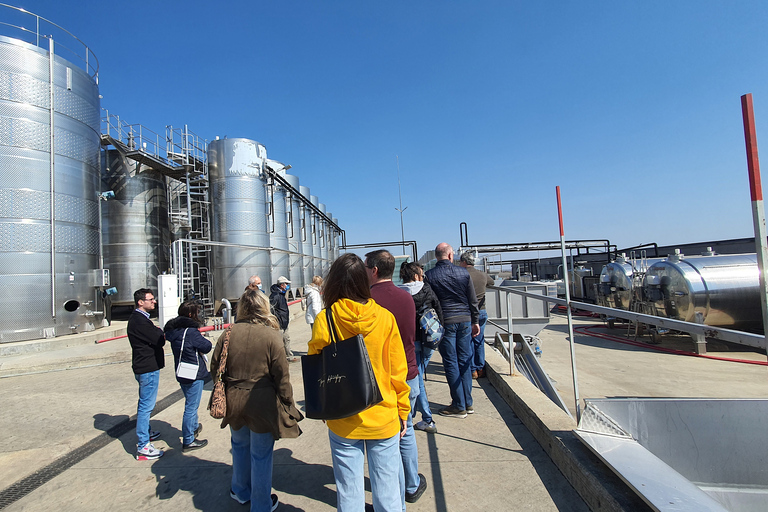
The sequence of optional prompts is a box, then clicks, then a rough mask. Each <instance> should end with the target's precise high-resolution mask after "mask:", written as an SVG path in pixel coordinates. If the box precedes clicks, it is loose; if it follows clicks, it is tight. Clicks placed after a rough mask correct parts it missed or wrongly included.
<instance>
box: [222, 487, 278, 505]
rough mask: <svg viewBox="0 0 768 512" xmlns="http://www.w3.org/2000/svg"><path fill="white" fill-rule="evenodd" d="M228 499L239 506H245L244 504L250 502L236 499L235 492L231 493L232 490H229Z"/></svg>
mask: <svg viewBox="0 0 768 512" xmlns="http://www.w3.org/2000/svg"><path fill="white" fill-rule="evenodd" d="M273 496H274V495H273ZM229 497H230V498H232V499H233V500H235V501H236V502H238V503H239V504H241V505H245V504H246V503H249V502H250V501H251V500H241V499H240V498H238V497H237V494H235V491H233V490H232V489H230V490H229Z"/></svg>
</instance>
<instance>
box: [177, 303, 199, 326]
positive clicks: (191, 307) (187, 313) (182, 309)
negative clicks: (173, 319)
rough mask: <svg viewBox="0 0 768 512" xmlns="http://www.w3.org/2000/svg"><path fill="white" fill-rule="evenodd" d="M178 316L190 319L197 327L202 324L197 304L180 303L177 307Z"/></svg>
mask: <svg viewBox="0 0 768 512" xmlns="http://www.w3.org/2000/svg"><path fill="white" fill-rule="evenodd" d="M178 313H179V316H184V317H189V318H191V319H192V320H193V321H194V322H195V323H196V324H197V325H200V324H202V322H201V321H200V305H199V304H198V303H197V302H193V301H190V300H188V301H186V302H182V303H181V305H180V306H179V311H178Z"/></svg>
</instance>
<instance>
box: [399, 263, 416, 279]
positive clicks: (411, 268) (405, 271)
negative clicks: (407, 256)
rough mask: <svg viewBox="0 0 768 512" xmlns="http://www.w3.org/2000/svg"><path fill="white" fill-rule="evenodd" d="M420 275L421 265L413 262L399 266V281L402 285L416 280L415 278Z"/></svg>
mask: <svg viewBox="0 0 768 512" xmlns="http://www.w3.org/2000/svg"><path fill="white" fill-rule="evenodd" d="M418 275H421V265H419V264H418V263H415V262H413V261H404V262H403V263H402V265H400V279H402V280H403V282H404V283H410V282H411V281H415V280H416V276H418Z"/></svg>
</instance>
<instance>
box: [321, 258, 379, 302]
mask: <svg viewBox="0 0 768 512" xmlns="http://www.w3.org/2000/svg"><path fill="white" fill-rule="evenodd" d="M370 298H371V288H370V286H369V285H368V273H367V272H366V271H365V263H363V260H361V259H360V257H359V256H358V255H357V254H353V253H351V252H348V253H346V254H343V255H341V256H339V257H338V258H337V259H336V261H334V262H333V265H331V269H330V270H329V271H328V276H327V277H326V278H325V281H324V282H323V303H324V304H325V307H330V306H331V305H332V304H333V303H334V302H336V301H337V300H339V299H350V300H354V301H357V302H361V303H366V302H368V299H370Z"/></svg>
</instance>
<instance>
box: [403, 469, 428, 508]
mask: <svg viewBox="0 0 768 512" xmlns="http://www.w3.org/2000/svg"><path fill="white" fill-rule="evenodd" d="M426 490H427V479H426V478H424V475H422V474H421V473H419V487H418V488H417V489H416V491H414V492H413V493H410V492H406V493H405V501H406V502H408V503H416V502H417V501H419V498H421V495H422V494H424V491H426Z"/></svg>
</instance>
